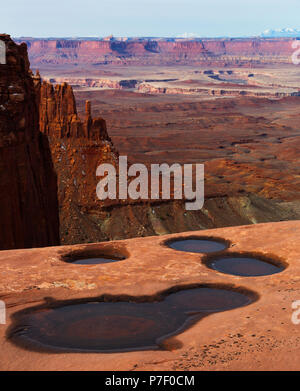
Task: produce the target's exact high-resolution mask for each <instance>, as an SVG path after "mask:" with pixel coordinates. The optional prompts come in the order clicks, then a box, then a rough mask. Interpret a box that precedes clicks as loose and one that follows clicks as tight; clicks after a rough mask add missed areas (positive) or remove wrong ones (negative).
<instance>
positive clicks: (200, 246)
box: [165, 236, 229, 254]
mask: <svg viewBox="0 0 300 391" xmlns="http://www.w3.org/2000/svg"><path fill="white" fill-rule="evenodd" d="M165 245H167V246H168V247H170V248H172V249H173V250H177V251H184V252H191V253H203V254H207V253H214V252H219V251H223V250H226V249H227V248H228V247H229V242H228V241H226V240H223V239H219V238H206V237H194V236H192V237H187V238H179V239H171V240H168V241H167V242H166V243H165Z"/></svg>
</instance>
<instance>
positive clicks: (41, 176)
mask: <svg viewBox="0 0 300 391" xmlns="http://www.w3.org/2000/svg"><path fill="white" fill-rule="evenodd" d="M0 40H1V41H2V42H4V43H5V46H6V64H0V179H1V180H0V216H1V224H0V249H1V250H3V249H15V248H27V247H42V246H50V245H57V244H59V221H58V203H57V184H56V175H55V173H54V170H53V165H52V160H51V153H50V149H49V144H48V140H47V137H46V136H45V135H43V134H42V133H40V132H39V110H38V105H37V96H36V93H35V89H34V84H33V79H32V76H31V72H30V70H29V61H28V56H27V48H26V45H24V44H21V45H20V46H18V45H16V44H15V43H14V42H13V41H12V40H11V39H10V37H9V36H8V35H0Z"/></svg>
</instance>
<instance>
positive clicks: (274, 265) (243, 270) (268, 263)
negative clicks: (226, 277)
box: [204, 253, 285, 277]
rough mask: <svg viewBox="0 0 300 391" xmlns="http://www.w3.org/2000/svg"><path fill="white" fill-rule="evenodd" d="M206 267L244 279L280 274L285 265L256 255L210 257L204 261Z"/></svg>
mask: <svg viewBox="0 0 300 391" xmlns="http://www.w3.org/2000/svg"><path fill="white" fill-rule="evenodd" d="M204 263H206V265H207V266H208V267H209V268H211V269H213V270H216V271H219V272H221V273H225V274H231V275H235V276H243V277H259V276H268V275H272V274H276V273H280V272H282V271H283V270H284V269H285V265H284V264H283V263H282V262H280V261H278V260H275V259H270V258H268V257H265V256H262V255H254V254H248V253H247V254H238V253H236V254H226V255H222V256H219V257H210V258H208V259H206V260H205V261H204Z"/></svg>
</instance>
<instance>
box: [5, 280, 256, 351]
mask: <svg viewBox="0 0 300 391" xmlns="http://www.w3.org/2000/svg"><path fill="white" fill-rule="evenodd" d="M178 289H180V288H177V290H174V289H173V290H169V291H167V292H164V293H162V294H160V295H159V296H157V297H142V298H135V297H126V298H124V297H123V298H117V297H112V296H108V297H102V298H100V299H93V301H91V299H89V301H83V300H77V301H72V302H60V303H58V302H57V303H54V304H51V305H49V306H48V307H46V306H43V307H36V308H32V309H29V310H23V311H21V312H19V313H17V314H15V315H14V316H13V320H14V322H13V326H12V328H11V330H10V331H9V333H8V337H9V338H11V340H12V341H13V342H15V343H17V344H19V345H21V346H23V347H25V348H27V349H31V350H38V351H40V350H42V351H58V352H72V351H78V352H121V351H131V350H146V349H159V348H163V343H164V341H165V340H167V339H168V338H169V337H171V336H174V335H176V334H179V333H180V332H182V331H183V330H184V329H186V328H188V327H189V326H190V325H192V324H193V323H195V322H196V321H198V320H200V319H201V318H203V317H204V316H207V315H208V314H211V313H214V312H220V311H226V310H230V309H233V308H238V307H242V306H245V305H248V304H249V303H251V302H253V301H254V300H256V298H257V296H256V294H255V293H253V292H250V291H248V290H247V291H246V290H238V289H228V287H214V286H196V287H190V288H189V289H187V287H183V288H181V290H178ZM116 300H119V301H116Z"/></svg>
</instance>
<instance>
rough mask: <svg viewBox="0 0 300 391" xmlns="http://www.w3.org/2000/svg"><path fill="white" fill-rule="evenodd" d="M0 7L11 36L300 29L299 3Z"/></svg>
mask: <svg viewBox="0 0 300 391" xmlns="http://www.w3.org/2000/svg"><path fill="white" fill-rule="evenodd" d="M0 7H1V10H0V16H1V24H0V32H3V33H4V32H5V33H8V34H11V35H12V36H14V37H19V36H35V37H50V36H51V37H64V36H65V37H74V36H98V37H99V36H106V35H110V34H113V35H115V36H178V35H181V34H184V33H195V34H197V35H198V36H203V37H205V36H206V37H216V36H245V35H257V34H259V33H261V32H262V31H264V30H265V29H268V28H284V27H292V28H299V29H300V19H299V15H300V1H299V0H284V1H283V0H72V1H71V0H52V1H50V0H10V1H6V2H5V5H0Z"/></svg>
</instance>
